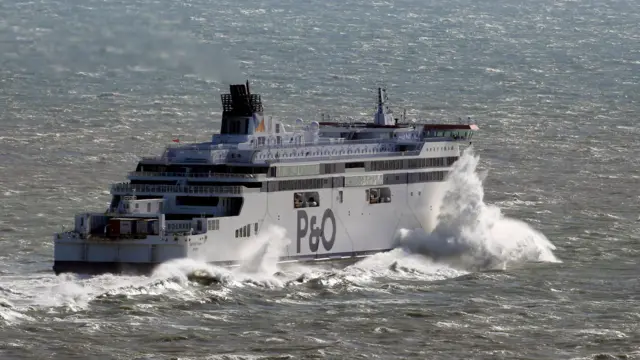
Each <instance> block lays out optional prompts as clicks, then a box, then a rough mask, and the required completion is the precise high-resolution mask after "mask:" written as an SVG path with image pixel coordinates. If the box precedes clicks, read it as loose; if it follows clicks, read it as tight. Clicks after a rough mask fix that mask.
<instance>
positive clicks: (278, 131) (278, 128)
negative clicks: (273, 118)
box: [276, 124, 280, 144]
mask: <svg viewBox="0 0 640 360" xmlns="http://www.w3.org/2000/svg"><path fill="white" fill-rule="evenodd" d="M279 133H280V124H276V134H279ZM278 144H280V137H279V136H278Z"/></svg>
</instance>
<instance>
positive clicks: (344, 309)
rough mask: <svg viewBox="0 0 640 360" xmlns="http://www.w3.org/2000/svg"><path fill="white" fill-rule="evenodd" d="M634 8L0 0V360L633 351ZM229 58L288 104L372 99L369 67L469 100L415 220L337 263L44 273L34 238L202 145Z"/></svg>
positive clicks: (449, 110) (327, 105)
mask: <svg viewBox="0 0 640 360" xmlns="http://www.w3.org/2000/svg"><path fill="white" fill-rule="evenodd" d="M639 23H640V7H638V5H637V3H635V2H633V1H615V0H596V1H590V2H580V1H561V0H560V1H550V0H540V1H531V2H523V1H513V0H501V1H470V0H452V1H444V2H443V1H430V0H426V1H417V0H399V1H393V2H391V1H375V2H366V1H361V0H347V1H342V2H330V1H329V2H327V1H316V0H311V1H307V2H300V1H291V0H284V1H275V0H258V1H246V0H240V1H233V2H230V1H227V0H221V1H216V2H211V1H204V0H193V1H175V2H171V1H166V0H157V1H151V0H135V1H120V0H114V1H96V0H86V1H80V2H78V1H70V0H59V1H54V0H37V1H30V2H26V1H25V2H21V1H9V0H0V200H1V202H2V207H0V259H1V261H0V357H2V358H3V359H35V358H38V359H44V358H55V359H73V358H91V359H263V358H264V359H266V358H270V359H289V358H291V359H309V358H345V359H351V358H381V359H405V358H420V359H452V358H464V359H496V358H498V359H500V358H504V359H514V358H522V359H549V358H560V359H578V358H580V359H583V358H584V359H609V358H611V359H613V358H628V359H632V358H640V340H639V333H640V329H639V327H638V323H639V322H640V306H639V305H638V300H640V299H639V297H638V292H639V290H640V286H639V283H638V275H639V274H640V266H639V265H638V260H637V258H638V252H639V249H640V248H639V246H638V240H640V230H639V229H640V222H639V221H638V220H639V217H640V207H639V206H638V204H640V195H639V193H638V184H640V170H639V169H640V160H638V159H639V157H638V154H640V140H638V138H639V137H640V130H639V128H638V125H637V121H638V114H639V113H640V101H639V97H640V95H639V92H638V89H639V88H638V86H639V82H640V81H639V80H640V45H639V44H640V30H639V29H640V27H638V24H639ZM247 78H250V79H251V80H252V82H253V85H252V90H253V91H254V92H259V93H261V94H262V96H263V101H264V102H265V110H266V112H268V113H269V114H271V115H273V116H276V117H280V118H284V119H285V120H286V121H292V120H293V119H295V118H297V117H301V118H304V119H308V120H310V119H313V118H314V117H315V118H318V114H319V113H320V112H326V113H330V114H332V115H333V116H341V117H347V116H350V117H360V116H367V117H369V116H371V114H372V111H373V105H374V101H375V94H374V89H375V88H376V87H377V86H379V85H384V86H386V87H387V88H388V90H389V94H390V102H391V105H392V107H393V108H394V109H396V110H397V111H399V110H401V109H403V108H406V109H407V113H408V114H409V116H410V117H420V118H429V119H438V120H450V121H453V120H457V119H458V117H466V116H472V117H473V118H475V119H476V120H477V122H478V123H479V125H480V128H481V131H480V132H479V133H478V135H477V139H476V140H475V141H474V149H473V151H474V154H471V153H468V154H466V155H465V156H464V157H463V158H462V159H461V161H460V162H459V163H458V165H457V166H456V170H455V172H454V174H453V175H452V176H451V179H449V185H450V186H449V188H450V192H449V193H448V195H447V197H445V199H446V201H445V203H444V205H443V207H442V209H441V214H442V221H441V222H440V224H439V225H438V227H437V229H436V231H434V233H432V234H425V233H424V232H421V231H419V230H415V229H406V231H405V232H404V238H405V241H406V243H405V245H406V246H405V247H404V248H403V249H396V250H394V251H392V252H390V253H386V254H380V255H376V256H374V257H371V258H369V259H367V260H364V261H362V262H359V263H357V264H354V265H350V266H347V267H344V266H343V267H337V268H321V267H302V266H297V267H295V266H294V267H288V268H283V269H277V268H276V267H275V266H274V265H273V263H272V262H270V259H268V258H265V259H264V261H263V263H262V264H260V265H261V266H259V267H258V269H257V271H242V269H241V270H234V271H230V270H225V269H219V268H213V267H210V266H208V265H206V264H201V263H195V262H191V261H178V262H175V263H169V264H165V265H164V266H163V267H161V268H160V269H158V271H156V273H154V274H153V275H152V276H149V277H130V276H112V275H104V276H98V277H79V276H72V275H61V276H57V277H56V276H55V275H54V274H52V272H51V266H52V251H53V246H52V242H51V234H52V233H53V232H54V231H58V230H60V228H61V226H62V225H66V226H69V225H70V224H71V221H72V216H73V213H75V212H79V211H101V210H104V207H105V206H106V204H107V202H108V201H109V194H108V191H107V190H108V185H109V184H110V183H112V182H118V181H122V180H123V179H124V176H125V174H126V172H127V171H130V170H132V169H133V167H134V166H135V164H136V160H137V158H138V157H139V156H142V155H150V154H155V153H158V152H160V151H161V150H162V148H163V147H164V146H165V145H167V144H168V143H170V140H171V139H172V138H173V137H174V136H180V137H181V139H183V140H184V141H195V140H198V141H202V140H205V139H206V138H207V137H208V136H210V134H211V133H212V132H214V131H216V130H217V128H218V126H219V118H220V101H219V94H220V92H221V91H225V90H226V87H227V84H228V82H230V81H244V80H245V79H247ZM256 241H271V242H275V243H278V242H281V241H286V234H282V232H281V231H280V230H279V229H270V230H269V231H267V232H266V233H265V234H263V235H262V236H261V238H260V239H256ZM427 254H428V255H427ZM254 270H255V269H254ZM194 273H195V274H197V275H198V276H197V277H193V276H190V275H193V274H194Z"/></svg>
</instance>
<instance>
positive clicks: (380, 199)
mask: <svg viewBox="0 0 640 360" xmlns="http://www.w3.org/2000/svg"><path fill="white" fill-rule="evenodd" d="M365 194H366V199H367V201H368V202H369V204H382V203H390V202H391V189H389V188H388V187H382V188H371V189H367V190H365Z"/></svg>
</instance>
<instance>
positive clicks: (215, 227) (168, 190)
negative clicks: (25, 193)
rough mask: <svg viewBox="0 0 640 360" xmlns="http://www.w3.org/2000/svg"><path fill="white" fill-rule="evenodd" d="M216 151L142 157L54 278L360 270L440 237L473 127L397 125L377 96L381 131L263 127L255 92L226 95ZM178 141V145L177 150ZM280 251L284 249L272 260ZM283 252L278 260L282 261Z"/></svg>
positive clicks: (193, 147) (64, 247) (212, 147)
mask: <svg viewBox="0 0 640 360" xmlns="http://www.w3.org/2000/svg"><path fill="white" fill-rule="evenodd" d="M221 100H222V105H223V114H222V122H221V128H220V133H219V134H214V135H213V136H212V139H211V142H205V143H198V144H188V145H184V146H182V145H177V146H170V147H167V148H166V149H165V151H164V153H163V155H162V156H159V157H150V158H143V159H141V161H140V162H139V163H138V165H137V166H136V170H135V171H133V172H131V173H129V176H128V178H129V180H130V182H127V183H120V184H113V185H112V187H111V193H112V194H113V198H112V202H111V205H110V206H109V208H108V209H107V211H106V212H105V213H104V214H86V213H85V214H79V215H76V218H75V228H74V230H73V231H68V232H63V233H60V234H55V235H54V257H55V259H54V271H55V272H56V273H61V272H82V273H102V272H126V271H130V270H131V271H135V272H149V271H151V270H153V268H154V267H156V266H157V265H158V264H161V263H163V262H166V261H169V260H173V259H185V258H188V259H195V260H198V261H202V262H207V263H213V264H219V265H225V266H233V265H238V264H241V263H244V262H246V261H251V259H256V257H259V256H261V255H262V254H261V253H264V252H265V251H267V252H268V254H269V256H270V257H273V256H275V257H276V259H274V260H279V261H281V262H292V261H293V262H295V261H312V262H317V261H321V260H344V259H357V258H359V257H362V256H366V255H370V254H374V253H378V252H383V251H388V250H390V249H393V248H394V247H396V246H397V238H398V237H397V235H398V233H399V230H400V229H415V228H423V229H424V230H426V231H430V230H432V229H433V227H434V226H435V222H436V218H437V212H438V210H439V208H440V201H441V198H442V196H443V194H444V192H445V189H444V186H445V183H444V180H445V177H446V174H447V173H448V170H449V169H450V167H451V166H452V165H453V163H454V162H455V161H456V160H457V159H458V157H459V156H460V148H459V144H460V143H466V142H468V141H470V139H471V137H472V136H473V132H474V131H475V130H477V126H475V125H471V124H467V125H464V124H433V123H426V124H419V123H415V122H411V123H408V122H407V123H404V124H400V123H398V119H394V118H393V116H392V115H391V113H390V112H389V111H388V108H386V106H385V104H384V100H385V96H383V91H382V89H378V106H377V111H376V113H375V114H374V122H373V123H366V122H347V123H339V122H330V121H327V122H324V121H323V122H315V121H314V122H311V123H310V124H307V125H305V124H304V122H303V121H302V120H300V119H298V120H296V125H295V126H294V127H293V128H289V126H288V125H286V124H284V123H282V122H279V121H273V120H272V119H268V120H267V119H265V117H264V116H263V114H262V111H263V108H262V100H261V98H260V96H259V95H257V94H251V92H250V88H249V84H248V82H247V84H246V85H230V88H229V94H223V95H222V96H221ZM178 141H179V140H178ZM274 248H275V249H274ZM273 252H276V253H277V254H273Z"/></svg>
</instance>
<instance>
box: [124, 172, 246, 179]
mask: <svg viewBox="0 0 640 360" xmlns="http://www.w3.org/2000/svg"><path fill="white" fill-rule="evenodd" d="M129 176H136V177H154V176H162V177H186V178H242V179H255V178H256V177H257V176H258V175H257V174H232V173H186V172H160V171H131V172H130V173H129Z"/></svg>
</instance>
